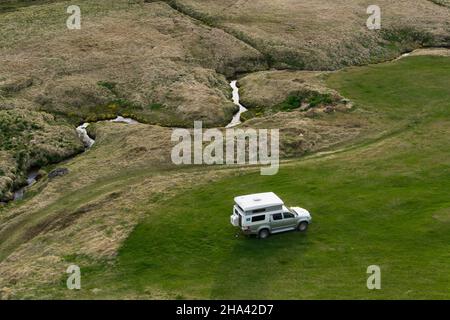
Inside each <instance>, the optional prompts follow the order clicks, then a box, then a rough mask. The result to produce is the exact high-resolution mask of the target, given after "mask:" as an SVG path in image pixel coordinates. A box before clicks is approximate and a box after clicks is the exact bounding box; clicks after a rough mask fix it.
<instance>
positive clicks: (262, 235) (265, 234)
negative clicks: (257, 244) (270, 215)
mask: <svg viewBox="0 0 450 320" xmlns="http://www.w3.org/2000/svg"><path fill="white" fill-rule="evenodd" d="M258 236H259V238H260V239H266V238H268V237H269V236H270V233H269V230H267V229H262V230H261V231H260V232H259V234H258Z"/></svg>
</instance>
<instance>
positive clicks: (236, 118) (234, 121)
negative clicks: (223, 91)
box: [226, 80, 247, 128]
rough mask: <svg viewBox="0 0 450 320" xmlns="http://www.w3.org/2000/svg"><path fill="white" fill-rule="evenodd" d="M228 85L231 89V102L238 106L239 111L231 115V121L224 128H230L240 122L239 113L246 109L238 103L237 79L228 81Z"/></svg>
mask: <svg viewBox="0 0 450 320" xmlns="http://www.w3.org/2000/svg"><path fill="white" fill-rule="evenodd" d="M230 86H231V88H232V89H233V103H234V104H235V105H237V106H238V107H239V111H238V112H237V113H236V114H235V115H234V116H233V119H232V120H231V122H230V123H229V124H228V125H227V126H226V128H232V127H235V126H237V125H238V124H240V123H241V114H242V113H244V112H246V111H247V109H246V108H245V107H244V106H243V105H242V104H241V103H240V101H239V100H240V98H239V88H238V86H237V80H233V81H231V82H230Z"/></svg>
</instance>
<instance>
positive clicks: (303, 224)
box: [297, 221, 308, 232]
mask: <svg viewBox="0 0 450 320" xmlns="http://www.w3.org/2000/svg"><path fill="white" fill-rule="evenodd" d="M307 229H308V222H306V221H302V222H300V223H299V224H298V227H297V230H298V231H300V232H305V231H306V230H307Z"/></svg>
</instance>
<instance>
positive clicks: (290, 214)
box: [283, 212, 294, 219]
mask: <svg viewBox="0 0 450 320" xmlns="http://www.w3.org/2000/svg"><path fill="white" fill-rule="evenodd" d="M283 216H284V218H285V219H290V218H294V215H293V214H292V213H290V212H284V213H283Z"/></svg>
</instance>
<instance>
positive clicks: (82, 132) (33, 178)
mask: <svg viewBox="0 0 450 320" xmlns="http://www.w3.org/2000/svg"><path fill="white" fill-rule="evenodd" d="M108 121H110V122H115V123H126V124H137V123H139V122H138V121H136V120H134V119H131V118H124V117H122V116H118V117H117V118H115V119H112V120H108ZM89 125H90V123H89V122H85V123H83V124H82V125H80V126H78V127H77V128H76V131H77V134H78V136H79V137H80V139H81V141H82V142H83V144H84V146H85V151H86V150H88V149H90V148H91V147H92V146H93V145H94V143H95V140H94V139H92V138H91V137H90V136H89V134H88V132H87V130H86V128H87V127H88V126H89ZM38 175H39V169H36V168H34V169H32V170H29V171H28V173H27V184H26V185H25V186H24V187H22V188H20V189H18V190H17V191H15V192H14V201H17V200H22V199H23V196H24V195H25V191H26V189H27V188H28V187H31V186H32V185H33V184H35V183H36V182H37V177H38Z"/></svg>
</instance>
